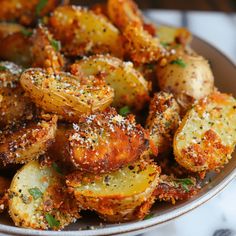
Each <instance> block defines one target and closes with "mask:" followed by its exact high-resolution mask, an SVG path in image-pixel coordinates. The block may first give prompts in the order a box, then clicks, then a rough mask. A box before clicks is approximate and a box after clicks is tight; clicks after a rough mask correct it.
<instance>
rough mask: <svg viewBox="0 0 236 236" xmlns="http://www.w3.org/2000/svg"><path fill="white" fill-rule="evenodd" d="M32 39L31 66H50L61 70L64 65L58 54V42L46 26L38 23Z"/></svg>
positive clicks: (61, 57) (55, 69)
mask: <svg viewBox="0 0 236 236" xmlns="http://www.w3.org/2000/svg"><path fill="white" fill-rule="evenodd" d="M32 41H33V42H34V43H33V45H32V48H31V50H32V56H33V58H34V60H33V64H32V66H33V67H41V68H52V69H53V70H54V71H61V70H62V68H63V66H64V58H63V56H62V55H61V54H60V52H59V51H60V42H58V41H56V40H55V39H53V37H52V35H51V34H50V32H49V31H48V29H47V28H46V27H43V26H42V25H39V27H38V28H37V29H36V31H35V33H34V35H33V37H32Z"/></svg>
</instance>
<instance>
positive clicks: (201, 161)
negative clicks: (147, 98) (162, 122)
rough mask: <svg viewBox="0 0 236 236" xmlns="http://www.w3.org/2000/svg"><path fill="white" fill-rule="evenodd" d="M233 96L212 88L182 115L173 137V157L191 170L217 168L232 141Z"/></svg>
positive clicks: (235, 113) (235, 141)
mask: <svg viewBox="0 0 236 236" xmlns="http://www.w3.org/2000/svg"><path fill="white" fill-rule="evenodd" d="M235 124H236V100H235V99H234V98H233V97H232V96H230V95H227V94H223V93H219V92H214V93H212V94H210V95H209V96H208V97H206V98H203V99H201V100H199V101H198V102H197V103H196V104H195V105H194V107H193V108H192V109H191V110H190V111H189V112H188V113H187V114H186V115H185V117H184V118H183V120H182V122H181V124H180V126H179V128H178V130H177V132H176V133H175V137H174V154H175V159H176V161H177V162H178V163H179V164H180V165H181V166H183V167H185V168H186V169H188V170H190V171H192V172H205V171H209V170H219V169H220V168H223V166H224V165H225V164H226V163H227V162H228V161H229V159H230V158H231V154H232V152H233V150H234V147H235V144H236V132H235V129H234V128H233V127H235Z"/></svg>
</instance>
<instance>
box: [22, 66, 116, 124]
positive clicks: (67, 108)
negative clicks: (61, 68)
mask: <svg viewBox="0 0 236 236" xmlns="http://www.w3.org/2000/svg"><path fill="white" fill-rule="evenodd" d="M20 82H21V85H22V87H23V89H24V90H25V91H26V92H27V95H29V97H30V98H31V99H32V100H33V101H34V102H35V104H36V105H37V106H38V107H40V108H42V109H43V110H45V111H47V112H53V113H55V114H58V115H60V116H62V118H63V119H65V120H68V121H76V120H78V119H79V117H80V115H82V114H90V113H92V112H95V111H101V110H104V109H105V108H106V107H108V106H109V105H110V104H111V103H112V100H113V97H114V91H113V89H112V88H110V87H109V86H108V85H106V83H105V81H104V80H102V79H98V78H92V79H91V78H80V77H76V76H72V75H71V74H70V73H65V72H61V73H54V72H52V71H51V70H50V71H46V70H43V69H39V68H35V69H28V70H26V71H24V73H23V74H22V75H21V78H20Z"/></svg>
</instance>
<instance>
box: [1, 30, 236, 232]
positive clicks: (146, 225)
mask: <svg viewBox="0 0 236 236" xmlns="http://www.w3.org/2000/svg"><path fill="white" fill-rule="evenodd" d="M192 35H193V39H194V38H195V39H197V40H199V41H202V42H203V43H204V44H206V45H207V46H208V47H211V48H213V49H214V50H215V51H217V52H218V53H219V54H220V55H221V56H222V57H224V59H226V60H227V62H228V63H229V64H231V66H233V67H234V68H235V70H236V64H235V63H234V62H233V61H232V60H231V59H230V58H229V57H228V56H226V55H225V54H224V53H223V52H222V51H221V50H220V49H219V48H217V47H216V46H214V45H212V44H211V43H209V42H208V41H206V40H205V39H202V38H201V37H198V36H196V35H194V34H192ZM234 178H236V169H233V170H231V172H230V173H229V174H228V175H227V176H225V177H224V178H223V180H222V181H221V182H220V183H218V184H217V185H216V186H214V187H213V188H212V189H210V190H209V191H208V193H207V194H203V195H202V196H200V197H198V198H196V199H194V200H193V201H191V202H189V203H184V204H183V206H180V207H179V208H177V209H174V210H172V211H170V212H167V213H165V214H162V215H158V216H154V217H153V218H150V219H147V220H143V221H138V222H128V223H124V224H120V225H119V224H118V225H115V226H112V227H109V228H106V227H104V228H96V229H89V230H68V231H50V230H45V231H42V230H34V229H27V228H19V227H16V226H9V225H4V224H1V223H0V233H5V234H8V235H9V234H12V235H42V236H48V235H50V236H54V235H55V236H62V235H63V236H72V235H73V236H74V235H75V234H76V235H77V236H84V235H87V236H95V235H101V236H102V235H120V234H122V233H123V234H124V233H126V234H127V233H132V232H137V233H138V232H139V231H142V230H145V231H148V230H151V229H153V228H156V227H158V226H161V225H163V224H164V223H167V222H169V221H171V220H173V219H176V218H177V217H179V216H182V215H184V214H186V213H188V212H190V211H192V210H194V209H196V208H197V207H199V206H201V205H203V204H204V203H205V202H207V201H208V200H210V199H212V198H213V197H215V196H216V195H217V194H218V193H220V192H221V191H222V190H223V189H224V188H225V187H226V186H227V185H228V184H229V183H230V182H231V181H232V180H233V179H234ZM156 218H158V222H157V221H156Z"/></svg>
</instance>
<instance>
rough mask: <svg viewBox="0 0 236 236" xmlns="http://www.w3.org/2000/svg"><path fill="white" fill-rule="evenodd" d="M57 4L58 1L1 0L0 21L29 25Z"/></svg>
mask: <svg viewBox="0 0 236 236" xmlns="http://www.w3.org/2000/svg"><path fill="white" fill-rule="evenodd" d="M59 3H60V1H59V0H47V1H40V0H30V1H27V0H1V8H0V20H2V21H14V20H16V21H19V22H20V23H21V24H23V25H31V24H32V23H35V21H36V19H37V17H42V16H44V15H46V14H48V13H49V12H50V11H52V10H53V9H54V8H55V7H56V6H57V5H58V4H59Z"/></svg>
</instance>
